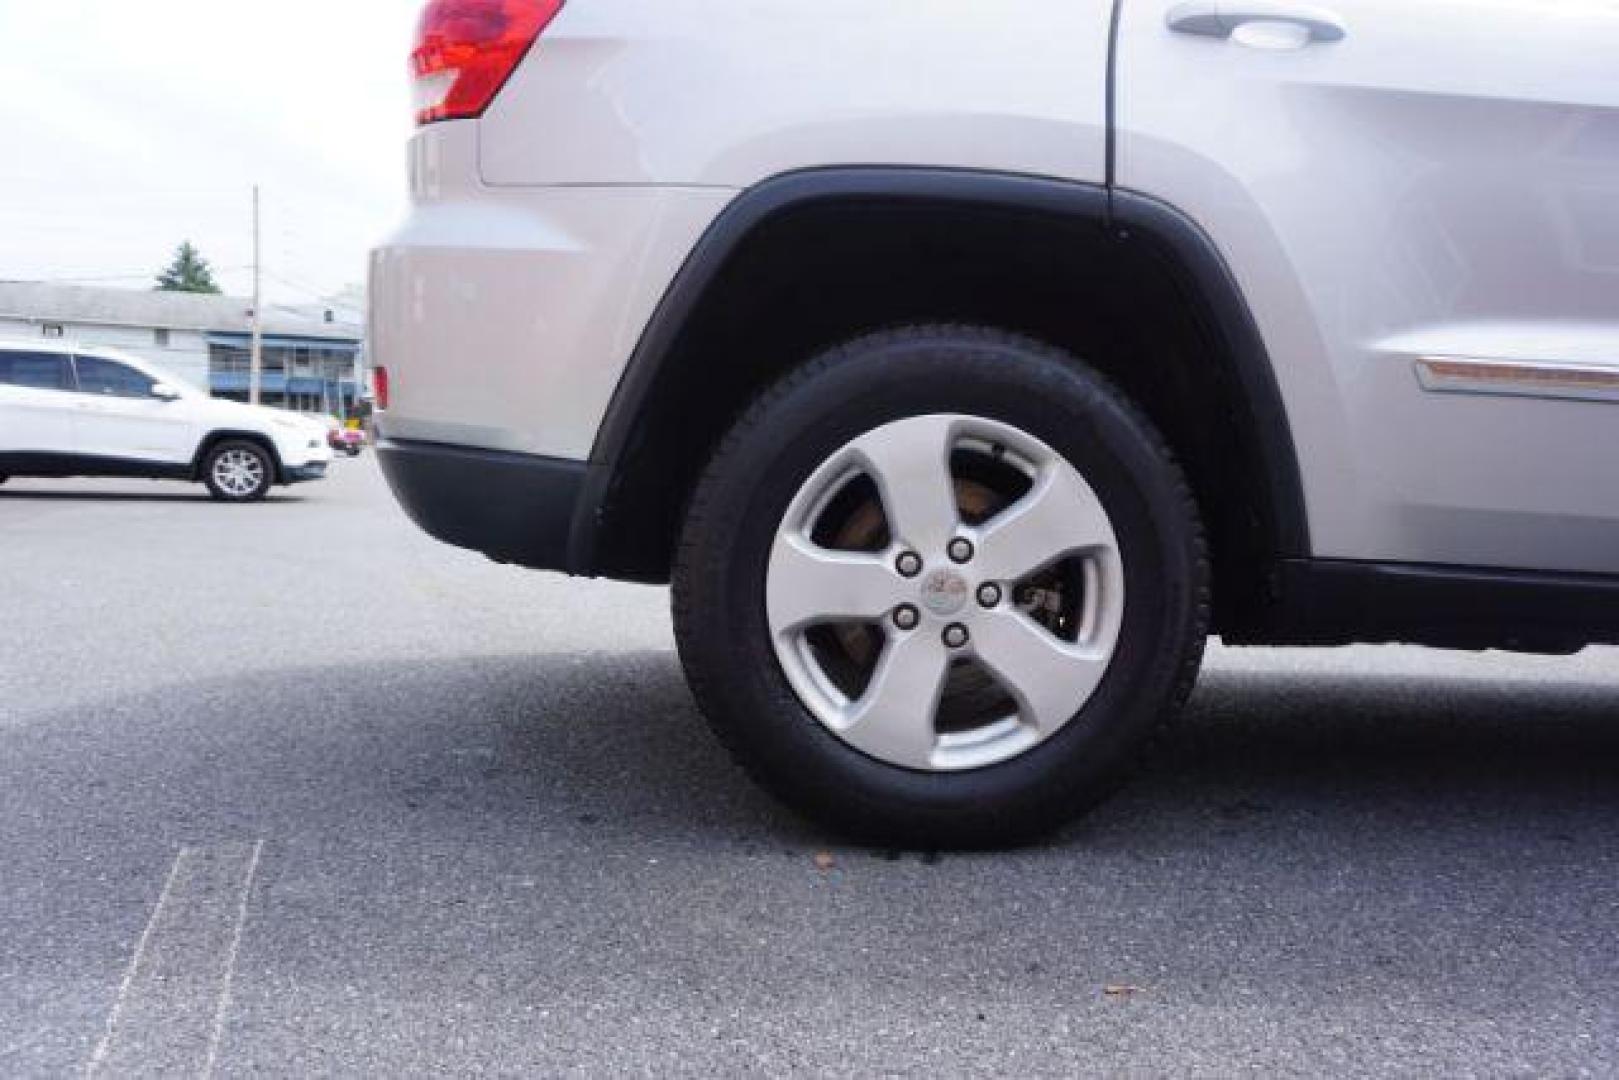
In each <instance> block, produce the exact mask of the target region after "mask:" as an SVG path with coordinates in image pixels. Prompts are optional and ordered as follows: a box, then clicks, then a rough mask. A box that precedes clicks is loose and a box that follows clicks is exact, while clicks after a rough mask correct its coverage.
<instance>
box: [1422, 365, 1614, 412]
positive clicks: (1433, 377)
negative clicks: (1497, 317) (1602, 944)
mask: <svg viewBox="0 0 1619 1080" xmlns="http://www.w3.org/2000/svg"><path fill="white" fill-rule="evenodd" d="M1417 381H1418V382H1420V383H1421V384H1422V388H1423V389H1424V390H1429V391H1432V392H1434V393H1441V394H1492V395H1501V396H1506V397H1535V398H1554V399H1558V400H1563V401H1610V402H1619V365H1605V364H1574V363H1563V362H1558V361H1551V360H1484V359H1479V358H1476V357H1470V356H1424V357H1420V358H1419V359H1418V360H1417Z"/></svg>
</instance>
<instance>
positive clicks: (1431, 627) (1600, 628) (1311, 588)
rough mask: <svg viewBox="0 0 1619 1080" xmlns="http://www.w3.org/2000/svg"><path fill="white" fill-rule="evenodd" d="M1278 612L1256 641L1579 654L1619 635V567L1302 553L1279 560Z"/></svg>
mask: <svg viewBox="0 0 1619 1080" xmlns="http://www.w3.org/2000/svg"><path fill="white" fill-rule="evenodd" d="M1274 615H1275V622H1274V624H1273V625H1272V627H1271V629H1270V632H1269V633H1267V634H1265V635H1263V636H1261V637H1260V638H1258V639H1256V640H1255V641H1253V642H1252V644H1296V645H1339V644H1348V643H1351V642H1395V641H1398V642H1410V643H1414V644H1423V645H1436V646H1442V647H1447V648H1464V649H1486V648H1500V649H1513V650H1519V651H1527V652H1552V653H1563V652H1573V651H1576V650H1578V649H1579V648H1581V647H1582V646H1584V645H1587V644H1593V643H1597V642H1606V643H1619V575H1605V574H1573V573H1551V572H1541V571H1529V570H1498V569H1488V568H1478V567H1457V566H1433V565H1423V564H1411V563H1373V562H1349V561H1334V560H1327V559H1298V560H1290V561H1288V562H1285V563H1282V564H1281V565H1280V567H1279V570H1278V576H1277V604H1276V607H1275V609H1274ZM1239 643H1240V642H1239Z"/></svg>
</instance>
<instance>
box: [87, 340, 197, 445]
mask: <svg viewBox="0 0 1619 1080" xmlns="http://www.w3.org/2000/svg"><path fill="white" fill-rule="evenodd" d="M73 363H74V367H76V368H77V369H78V385H79V405H80V408H79V412H78V432H77V434H78V444H79V453H81V454H85V455H87V456H90V457H98V458H114V459H119V460H125V461H144V462H154V463H161V464H169V465H182V464H185V463H187V462H189V461H190V460H191V455H192V451H193V450H194V449H195V447H196V442H197V440H196V435H195V432H194V430H193V428H194V426H195V425H194V423H193V421H192V418H191V410H190V409H189V408H188V407H187V403H186V402H185V400H184V399H181V400H177V401H168V400H165V399H162V398H157V397H153V396H152V387H154V386H156V385H157V380H156V379H154V378H153V377H152V376H150V375H147V374H146V373H145V372H142V371H140V370H138V369H136V368H133V367H130V366H129V365H128V364H120V363H117V362H116V361H113V360H106V359H103V358H101V357H94V356H76V357H74V358H73Z"/></svg>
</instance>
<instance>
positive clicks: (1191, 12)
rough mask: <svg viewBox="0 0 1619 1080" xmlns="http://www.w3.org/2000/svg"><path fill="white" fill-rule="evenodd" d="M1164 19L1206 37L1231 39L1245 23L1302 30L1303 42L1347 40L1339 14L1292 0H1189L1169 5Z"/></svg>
mask: <svg viewBox="0 0 1619 1080" xmlns="http://www.w3.org/2000/svg"><path fill="white" fill-rule="evenodd" d="M1165 22H1167V23H1168V24H1169V28H1170V29H1171V30H1173V31H1175V32H1176V33H1178V34H1197V35H1200V36H1203V37H1216V38H1228V37H1231V36H1232V35H1233V34H1236V33H1237V32H1238V31H1239V30H1241V29H1242V28H1243V27H1244V26H1249V25H1251V24H1255V23H1269V24H1273V25H1280V26H1286V27H1293V28H1294V29H1295V30H1296V31H1298V32H1300V38H1301V40H1299V42H1298V44H1300V45H1308V44H1311V43H1315V42H1319V43H1322V44H1326V43H1330V42H1334V41H1342V40H1343V39H1344V23H1343V20H1342V19H1340V18H1339V17H1338V16H1337V15H1335V14H1333V13H1332V12H1331V11H1328V10H1327V9H1326V8H1322V7H1316V6H1314V5H1311V4H1295V3H1292V2H1290V0H1187V2H1186V3H1183V4H1176V5H1175V6H1174V7H1172V8H1170V9H1169V14H1168V15H1167V16H1166V17H1165ZM1239 37H1240V35H1239Z"/></svg>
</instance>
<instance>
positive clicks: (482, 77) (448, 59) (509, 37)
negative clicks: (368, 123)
mask: <svg viewBox="0 0 1619 1080" xmlns="http://www.w3.org/2000/svg"><path fill="white" fill-rule="evenodd" d="M562 3H563V0H430V2H429V3H428V5H427V10H425V11H423V12H422V21H421V25H420V26H419V27H418V29H417V31H416V48H415V50H414V51H413V52H412V53H411V54H410V66H411V73H412V74H413V75H414V77H415V83H416V122H417V123H419V124H430V123H432V122H433V121H435V120H464V119H469V118H471V117H476V116H482V115H483V111H484V110H485V109H487V108H488V107H489V103H490V102H491V101H493V100H495V95H496V94H498V93H500V88H501V87H502V86H505V85H506V80H507V79H509V78H511V75H512V72H513V71H516V70H517V65H518V64H519V63H520V62H522V59H523V57H524V56H525V55H527V53H528V50H529V49H530V48H532V47H533V45H534V42H535V40H536V39H537V38H538V37H539V36H540V34H541V32H542V31H544V30H545V28H546V27H547V26H548V25H550V22H551V20H552V19H554V18H556V14H557V12H558V11H561V10H562Z"/></svg>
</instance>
